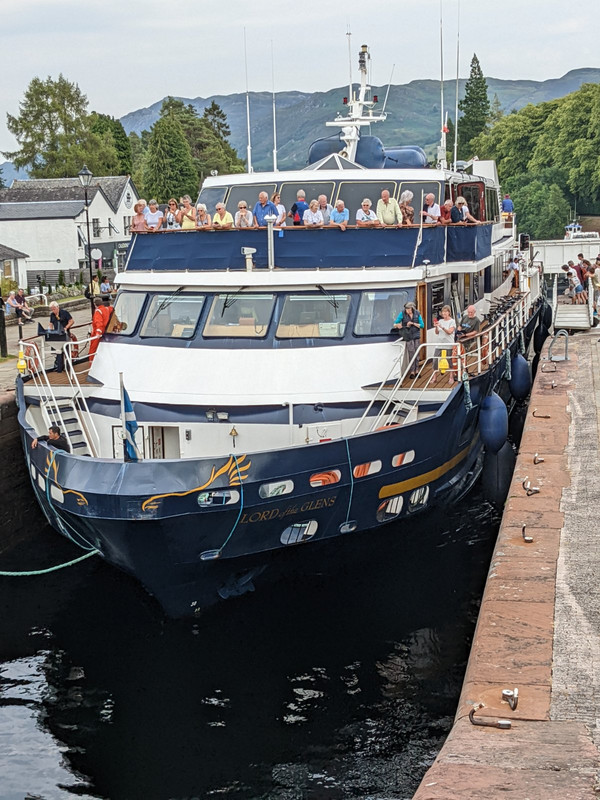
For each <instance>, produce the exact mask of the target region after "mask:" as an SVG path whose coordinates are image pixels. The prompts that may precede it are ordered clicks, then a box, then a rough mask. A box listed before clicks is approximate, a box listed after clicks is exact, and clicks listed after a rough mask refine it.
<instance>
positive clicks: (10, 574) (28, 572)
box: [0, 550, 100, 578]
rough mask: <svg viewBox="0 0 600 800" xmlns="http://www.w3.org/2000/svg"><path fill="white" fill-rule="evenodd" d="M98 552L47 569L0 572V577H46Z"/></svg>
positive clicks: (98, 552) (94, 551)
mask: <svg viewBox="0 0 600 800" xmlns="http://www.w3.org/2000/svg"><path fill="white" fill-rule="evenodd" d="M99 555H100V551H99V550H93V551H92V552H90V553H86V554H85V555H83V556H79V558H74V559H73V560H72V561H65V562H64V563H63V564H57V565H56V566H54V567H48V568H47V569H30V570H24V571H21V572H7V571H6V570H0V575H1V576H3V577H5V578H24V577H28V576H29V575H47V574H48V573H49V572H56V570H58V569H64V567H72V566H73V564H78V563H79V562H80V561H84V560H85V559H86V558H90V556H99Z"/></svg>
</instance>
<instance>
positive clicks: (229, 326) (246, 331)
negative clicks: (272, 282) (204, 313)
mask: <svg viewBox="0 0 600 800" xmlns="http://www.w3.org/2000/svg"><path fill="white" fill-rule="evenodd" d="M274 305H275V296H274V295H272V294H242V293H241V292H231V294H218V295H216V296H215V298H214V299H213V301H212V306H211V309H210V314H209V317H208V321H207V323H206V325H205V326H204V331H203V335H204V336H222V337H231V336H241V337H244V338H259V339H260V338H264V337H265V336H266V335H267V329H268V327H269V322H270V320H271V314H272V313H273V306H274Z"/></svg>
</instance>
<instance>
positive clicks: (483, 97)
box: [458, 54, 490, 159]
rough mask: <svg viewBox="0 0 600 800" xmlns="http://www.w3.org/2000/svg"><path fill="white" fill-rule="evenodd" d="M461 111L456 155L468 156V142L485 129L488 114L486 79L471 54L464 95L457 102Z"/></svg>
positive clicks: (476, 60) (474, 55)
mask: <svg viewBox="0 0 600 800" xmlns="http://www.w3.org/2000/svg"><path fill="white" fill-rule="evenodd" d="M458 107H459V109H460V110H461V111H462V112H463V115H462V117H461V118H460V119H459V120H458V157H459V158H461V159H465V158H470V156H471V155H472V153H471V152H470V142H471V139H473V138H474V137H475V136H477V135H478V134H480V133H481V132H482V131H484V130H485V127H486V125H487V122H488V119H489V116H490V101H489V98H488V87H487V81H486V79H485V77H484V75H483V72H482V71H481V66H480V64H479V59H478V58H477V55H476V54H473V58H472V59H471V71H470V73H469V78H468V80H467V82H466V84H465V96H464V98H463V99H462V100H461V101H460V103H459V104H458Z"/></svg>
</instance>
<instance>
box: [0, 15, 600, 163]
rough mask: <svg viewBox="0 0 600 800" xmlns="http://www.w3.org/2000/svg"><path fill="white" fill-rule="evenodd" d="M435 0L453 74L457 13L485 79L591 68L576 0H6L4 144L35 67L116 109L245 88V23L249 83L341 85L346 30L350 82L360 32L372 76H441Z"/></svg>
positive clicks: (254, 86)
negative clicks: (570, 0) (570, 3)
mask: <svg viewBox="0 0 600 800" xmlns="http://www.w3.org/2000/svg"><path fill="white" fill-rule="evenodd" d="M459 3H460V9H459ZM440 7H441V8H442V16H443V19H444V48H443V50H444V62H445V63H444V74H445V77H446V78H447V79H448V78H453V77H455V76H456V33H457V27H458V26H457V20H458V17H459V11H460V60H459V74H460V76H461V77H465V78H466V77H468V73H469V64H470V61H471V57H472V55H473V53H474V52H476V53H477V56H478V58H479V60H480V62H481V66H482V69H483V72H484V74H485V75H486V76H489V77H493V78H503V79H529V80H546V79H548V78H558V77H561V76H562V75H564V74H565V73H566V72H569V71H570V70H572V69H577V68H580V67H598V66H600V56H599V52H600V51H599V50H598V47H597V42H596V39H595V37H594V35H593V31H594V30H596V29H597V27H598V23H599V22H600V2H598V0H579V1H578V3H577V4H576V6H575V7H574V9H573V10H569V9H568V8H566V7H565V5H564V3H562V2H561V3H559V2H558V0H503V1H502V2H500V3H496V2H494V3H492V2H490V0H440V2H432V0H430V2H425V1H424V0H402V2H395V3H391V4H389V3H388V4H381V3H377V2H376V0H372V1H371V2H365V0H360V2H359V0H344V2H327V0H319V1H318V2H315V0H294V1H293V2H290V0H279V2H273V3H270V4H269V3H260V4H259V3H252V2H248V0H243V1H242V0H222V2H220V3H214V2H210V0H208V2H205V3H201V2H193V1H192V2H188V3H172V2H168V1H167V0H137V2H132V0H20V2H19V3H13V2H10V1H9V0H3V2H1V3H0V52H2V54H3V56H4V58H3V77H2V80H1V81H0V151H3V150H10V149H13V148H15V146H16V142H15V140H14V139H13V137H12V136H11V134H10V133H9V132H8V130H7V127H6V114H7V113H10V114H12V115H16V114H18V111H19V102H20V101H21V99H22V98H23V95H24V92H25V90H26V89H27V86H28V85H29V82H30V81H31V80H32V78H34V77H40V78H47V77H48V76H51V77H52V78H54V79H55V78H57V77H58V75H59V74H60V73H62V74H63V75H64V76H65V77H66V78H67V79H68V80H70V81H72V82H74V83H77V84H78V85H79V87H80V89H81V90H82V91H83V92H84V93H85V94H86V95H87V98H88V100H89V110H90V111H92V110H94V111H98V112H101V113H105V114H110V115H111V116H114V117H121V116H123V115H124V114H126V113H127V112H129V111H134V110H136V109H138V108H143V107H146V106H149V105H152V103H155V102H156V101H158V100H161V99H162V98H163V97H165V96H167V95H169V94H171V95H175V96H179V97H186V98H195V97H208V96H210V95H213V94H232V93H234V92H243V91H245V89H246V70H245V67H244V30H245V37H246V48H247V65H248V67H247V72H248V88H249V89H250V91H271V90H272V88H273V84H274V86H275V90H276V91H283V90H293V89H297V90H302V91H311V92H312V91H326V90H328V89H331V88H333V87H336V86H344V85H347V84H348V80H349V55H348V37H347V33H348V31H350V32H351V34H352V36H351V48H352V66H353V69H354V78H355V79H356V63H357V53H358V50H359V48H360V45H361V44H363V43H364V44H368V45H369V49H370V52H371V82H372V84H373V85H383V84H387V83H388V81H389V79H390V75H391V74H392V67H394V71H393V78H392V82H393V83H395V84H400V83H408V82H410V81H411V80H417V79H421V78H431V79H435V80H439V76H440V39H439V36H440ZM394 65H395V66H394ZM273 78H274V80H273ZM3 160H4V159H3V157H2V156H0V163H1V162H2V161H3Z"/></svg>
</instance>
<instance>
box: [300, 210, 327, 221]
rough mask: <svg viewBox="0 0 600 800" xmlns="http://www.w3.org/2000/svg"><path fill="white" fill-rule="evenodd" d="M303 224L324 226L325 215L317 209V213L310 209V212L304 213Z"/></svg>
mask: <svg viewBox="0 0 600 800" xmlns="http://www.w3.org/2000/svg"><path fill="white" fill-rule="evenodd" d="M302 222H303V223H304V225H322V224H323V214H321V212H320V211H319V209H317V210H316V211H311V210H310V208H309V209H308V211H305V212H304V216H303V217H302Z"/></svg>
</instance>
